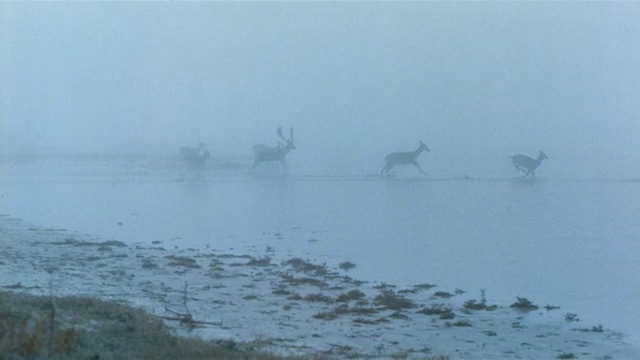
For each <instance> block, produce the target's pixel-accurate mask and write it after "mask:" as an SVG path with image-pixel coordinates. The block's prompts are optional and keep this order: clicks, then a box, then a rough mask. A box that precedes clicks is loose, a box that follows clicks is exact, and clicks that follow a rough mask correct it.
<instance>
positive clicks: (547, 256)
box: [0, 156, 640, 343]
mask: <svg viewBox="0 0 640 360" xmlns="http://www.w3.org/2000/svg"><path fill="white" fill-rule="evenodd" d="M0 171H1V172H0V213H3V214H8V215H10V216H13V217H18V218H22V219H24V220H25V221H26V222H28V223H31V224H36V225H41V226H52V227H59V228H66V229H69V230H73V231H78V232H81V233H89V234H93V235H97V236H100V237H103V238H112V239H117V240H121V241H125V242H128V243H145V244H150V243H151V242H154V241H159V242H161V243H162V245H163V246H165V247H173V246H177V247H183V248H186V247H191V248H203V249H205V248H207V249H216V250H222V251H228V252H237V253H247V252H251V253H254V254H255V253H257V254H260V253H263V252H264V250H266V249H267V248H273V249H274V250H275V253H276V254H280V255H279V256H282V258H285V257H291V256H299V257H304V258H307V259H310V260H316V261H320V262H326V263H327V264H329V265H332V266H337V264H339V263H340V262H342V261H351V262H353V263H355V264H356V265H357V267H356V268H355V269H353V270H350V271H349V274H350V275H351V276H353V277H355V278H358V279H365V280H371V281H379V282H387V283H392V284H398V285H404V284H406V285H413V284H420V283H433V284H438V285H439V287H440V288H442V289H443V290H444V291H453V290H455V289H456V288H460V289H463V290H466V291H468V292H469V298H478V297H479V294H480V290H481V289H486V294H487V298H488V300H489V301H490V302H498V303H501V304H503V305H508V303H511V302H513V301H515V296H521V297H522V296H524V297H527V298H529V299H531V300H532V301H534V302H535V303H537V304H538V305H540V306H544V305H546V304H551V305H558V306H561V307H562V309H561V310H560V311H563V312H572V313H577V314H578V316H579V318H581V319H582V322H581V325H580V326H584V327H591V326H593V325H597V324H600V323H601V324H603V325H604V327H605V328H612V329H614V330H617V331H623V332H627V333H629V334H631V338H630V339H629V340H630V341H633V342H635V343H640V309H639V308H638V306H637V304H638V301H639V300H640V277H639V276H637V274H638V270H640V216H638V215H639V214H640V182H631V181H554V180H548V179H547V180H544V179H542V180H538V181H531V180H522V179H500V180H440V179H424V178H387V179H380V178H377V177H339V176H301V175H296V174H290V175H288V176H282V175H279V174H278V172H277V171H274V173H272V174H263V175H255V174H249V173H248V172H246V171H244V170H220V169H219V168H212V167H210V168H203V169H198V170H194V169H189V168H187V167H185V166H183V165H182V164H181V163H180V162H179V161H178V160H177V159H172V158H150V157H117V156H115V157H76V158H22V159H6V158H5V159H4V160H3V161H2V163H1V164H0ZM268 172H269V171H267V173H268Z"/></svg>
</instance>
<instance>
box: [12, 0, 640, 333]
mask: <svg viewBox="0 0 640 360" xmlns="http://www.w3.org/2000/svg"><path fill="white" fill-rule="evenodd" d="M638 18H640V3H635V2H608V3H603V2H598V3H578V2H563V3H515V2H514V3H435V2H417V3H396V2H393V3H307V2H301V3H272V2H266V3H244V2H240V3H218V2H198V3H172V2H162V3H155V2H141V3H128V2H124V3H120V2H100V3H93V2H91V3H78V2H72V3H20V2H0V43H1V44H2V46H1V47H0V213H2V214H7V215H8V216H12V217H17V218H21V219H24V220H25V221H26V222H28V223H30V224H34V225H41V226H54V227H61V228H66V229H69V230H70V231H78V232H80V233H88V234H92V235H95V236H100V237H105V238H114V239H118V240H121V241H125V242H127V243H130V244H133V243H144V244H149V243H151V242H153V241H160V242H161V243H162V244H163V246H167V247H169V246H176V247H194V248H198V249H207V250H213V249H219V250H222V251H231V252H238V253H245V252H254V253H256V254H262V253H264V250H265V249H267V248H274V249H276V250H277V253H278V254H280V255H279V256H282V257H283V258H284V257H289V256H300V257H306V258H310V259H317V260H319V261H322V262H327V263H328V264H333V265H335V264H337V263H339V262H340V261H351V262H354V263H356V265H357V267H356V268H355V269H354V270H352V271H351V273H350V275H353V276H354V277H356V278H364V279H367V280H372V281H383V282H389V283H395V284H418V283H424V282H429V283H436V284H438V285H439V286H441V287H442V288H443V290H447V291H453V290H455V288H456V287H460V288H462V289H464V290H467V291H469V292H476V293H479V291H480V289H486V290H487V295H488V297H489V299H498V300H500V301H509V300H512V299H514V297H515V296H526V297H529V298H531V299H532V300H535V301H537V302H539V305H541V306H544V305H545V302H548V303H549V304H551V305H559V306H562V309H563V310H562V311H564V310H565V309H566V311H571V312H576V313H578V314H579V315H580V316H581V318H582V319H583V320H584V321H585V324H586V323H587V322H589V323H588V324H587V325H592V324H593V325H595V324H596V323H602V324H603V325H604V326H605V327H611V328H615V329H616V330H621V331H628V332H629V333H631V334H632V335H633V337H634V339H635V340H636V342H637V343H640V327H639V326H638V324H640V318H639V316H640V314H639V313H638V312H637V300H638V299H640V293H639V292H638V291H639V290H638V289H640V283H639V282H638V281H639V280H638V277H637V276H635V274H637V273H638V267H639V266H640V264H639V263H638V260H637V259H640V248H639V247H638V244H640V242H638V241H637V240H638V239H639V238H640V220H638V219H640V217H638V214H640V205H639V204H640V189H639V188H638V186H640V183H639V182H638V179H640V156H638V153H639V150H640V149H639V146H638V134H640V102H639V101H638V94H640V67H638V64H640V22H638V21H637V19H638ZM278 127H283V128H284V129H285V133H288V129H289V128H290V127H293V128H294V129H295V145H296V150H292V151H291V152H290V153H289V154H288V155H287V157H286V159H287V163H288V165H289V168H290V170H289V172H288V173H284V172H283V171H282V170H281V167H280V164H279V163H277V162H276V163H268V164H262V165H260V166H259V168H258V169H257V170H256V171H253V172H250V171H249V170H248V169H249V166H250V165H251V163H252V158H251V151H250V149H251V148H252V146H254V145H255V144H266V145H269V146H277V144H278V142H279V141H280V142H281V143H282V139H279V138H278V136H277V134H276V129H277V128H278ZM420 140H421V141H424V142H425V144H426V145H428V147H429V148H430V149H431V151H430V152H425V153H422V154H421V155H420V156H419V157H418V159H417V161H418V162H419V163H420V164H421V166H422V167H423V168H424V169H425V171H426V172H427V173H428V174H429V176H428V177H425V176H423V175H421V174H420V173H419V172H418V170H417V169H416V168H415V167H413V166H411V165H409V166H397V167H394V168H393V174H394V175H395V176H392V177H388V178H387V177H384V178H381V177H379V176H378V175H379V174H380V171H381V169H382V168H383V165H384V158H385V156H386V155H387V154H389V153H391V152H397V151H413V150H416V149H417V148H418V146H419V141H420ZM200 142H201V143H203V144H204V146H205V148H206V149H207V151H209V152H210V155H211V156H210V158H207V159H206V161H205V162H204V163H203V165H202V166H200V167H198V166H189V165H188V164H186V163H185V162H184V161H183V159H181V157H180V153H179V148H180V147H183V146H191V147H196V146H198V143H200ZM539 150H543V151H544V152H545V153H546V154H547V155H548V157H549V158H548V159H546V160H545V161H544V162H543V163H542V164H541V165H540V167H539V168H538V169H537V170H536V177H537V180H531V179H520V178H519V177H520V176H521V175H522V174H521V173H520V172H518V171H517V170H516V169H515V168H514V167H513V166H512V164H511V161H510V159H509V156H512V155H515V154H524V155H528V156H530V157H533V158H535V157H536V155H537V154H538V151H539ZM474 297H477V296H476V295H474Z"/></svg>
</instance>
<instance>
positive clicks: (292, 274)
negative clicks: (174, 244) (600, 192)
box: [0, 217, 640, 359]
mask: <svg viewBox="0 0 640 360" xmlns="http://www.w3.org/2000/svg"><path fill="white" fill-rule="evenodd" d="M0 239H1V240H0V243H1V244H0V271H1V274H2V275H1V277H0V287H1V289H2V290H4V291H8V292H12V293H28V294H35V295H43V296H45V298H46V297H47V296H49V294H55V295H56V296H68V295H73V296H80V297H91V298H98V299H101V300H107V301H110V302H113V303H116V304H125V305H128V306H133V307H134V308H137V309H141V310H143V311H144V312H145V313H146V314H149V315H150V316H151V317H152V318H154V319H157V320H158V321H161V322H162V323H163V324H165V325H166V326H168V327H169V328H170V329H172V331H173V332H174V333H176V334H178V335H181V336H185V337H195V338H201V339H205V340H212V341H217V342H220V341H227V344H229V343H233V344H242V346H243V348H244V349H246V348H247V347H249V348H250V349H251V351H260V352H263V351H264V352H269V353H271V354H275V355H296V356H304V357H310V356H323V357H328V358H346V357H382V358H391V357H393V358H430V357H435V358H437V357H440V356H443V357H449V358H464V359H468V358H477V359H486V358H500V359H501V358H532V359H540V358H548V359H552V358H569V359H570V358H589V359H605V358H614V359H632V358H640V348H638V347H637V346H634V345H630V344H627V343H626V342H625V339H624V336H623V334H619V333H617V332H615V329H612V328H614V326H615V324H586V323H583V322H581V321H579V314H573V313H572V312H571V309H564V308H562V304H538V303H536V299H527V298H526V297H525V295H526V294H523V296H522V297H521V298H514V299H504V301H503V302H501V303H495V304H494V303H488V302H487V300H486V298H485V294H484V292H483V291H480V290H479V289H481V288H484V287H485V284H478V290H476V289H471V290H470V291H466V290H467V289H441V288H439V287H438V286H436V285H434V284H431V283H423V284H415V285H413V286H408V287H397V286H394V285H393V284H381V283H373V282H372V283H367V282H362V281H358V280H357V279H353V278H351V277H350V276H349V270H350V268H352V267H353V266H357V264H350V263H343V264H341V265H340V266H339V267H338V268H335V269H334V268H329V267H327V266H326V265H324V264H316V263H313V262H312V261H309V260H307V259H303V258H296V257H292V258H286V259H281V258H280V257H279V254H277V251H276V250H275V249H273V248H267V249H266V250H265V251H263V252H261V253H253V254H229V253H221V252H217V251H214V250H194V249H176V248H165V247H164V246H163V244H162V243H158V242H156V243H152V242H145V241H144V240H142V241H140V242H139V243H136V244H125V243H122V242H119V241H118V240H117V239H98V238H95V237H92V236H90V235H84V234H78V233H74V232H72V231H68V230H63V229H53V228H40V227H33V226H29V225H27V224H24V223H22V222H21V221H20V220H16V219H10V218H7V217H4V218H1V219H0ZM276 259H279V260H276ZM436 282H437V279H434V283H436ZM487 291H491V290H490V289H488V290H487ZM238 346H239V345H238Z"/></svg>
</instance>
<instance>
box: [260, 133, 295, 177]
mask: <svg viewBox="0 0 640 360" xmlns="http://www.w3.org/2000/svg"><path fill="white" fill-rule="evenodd" d="M276 132H277V134H278V137H279V138H281V139H282V140H284V141H285V145H284V146H283V145H282V144H278V146H275V147H273V146H268V145H264V144H258V145H254V146H253V147H252V148H251V150H252V151H253V165H251V167H250V168H249V170H253V169H255V167H256V166H258V165H259V164H261V163H263V162H268V161H280V163H281V164H282V168H283V169H284V170H285V171H289V165H287V161H286V159H285V158H286V156H287V154H288V153H289V151H291V150H295V149H296V146H295V144H294V143H293V127H292V128H291V129H290V130H289V139H287V138H285V137H284V136H283V135H282V128H281V127H279V128H278V130H277V131H276Z"/></svg>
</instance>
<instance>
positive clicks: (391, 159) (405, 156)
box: [380, 141, 431, 175]
mask: <svg viewBox="0 0 640 360" xmlns="http://www.w3.org/2000/svg"><path fill="white" fill-rule="evenodd" d="M423 151H429V152H430V151H431V149H429V147H428V146H427V145H425V143H423V142H422V141H420V147H418V149H417V150H415V151H407V152H394V153H391V154H389V155H387V156H386V157H385V158H384V167H383V168H382V171H380V175H383V174H385V173H386V174H388V173H389V171H390V170H391V168H392V167H394V166H395V165H409V164H413V165H414V166H415V167H417V168H418V170H420V172H421V173H423V174H425V175H427V173H426V172H424V170H422V167H421V166H420V164H419V163H418V161H417V158H418V155H420V153H422V152H423Z"/></svg>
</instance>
